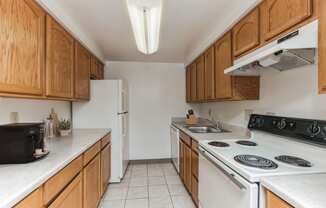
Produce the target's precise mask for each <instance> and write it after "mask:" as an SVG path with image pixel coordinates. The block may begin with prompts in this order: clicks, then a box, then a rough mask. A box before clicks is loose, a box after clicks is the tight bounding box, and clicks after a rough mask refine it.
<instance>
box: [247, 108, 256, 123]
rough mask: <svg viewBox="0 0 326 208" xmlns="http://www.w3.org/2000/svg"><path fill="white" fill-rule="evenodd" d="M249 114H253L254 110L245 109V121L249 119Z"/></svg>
mask: <svg viewBox="0 0 326 208" xmlns="http://www.w3.org/2000/svg"><path fill="white" fill-rule="evenodd" d="M251 114H254V110H252V109H246V110H245V121H246V122H248V121H249V119H250V116H251Z"/></svg>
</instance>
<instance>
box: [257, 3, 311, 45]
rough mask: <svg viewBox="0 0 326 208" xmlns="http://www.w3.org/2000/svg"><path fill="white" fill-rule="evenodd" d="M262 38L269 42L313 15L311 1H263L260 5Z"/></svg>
mask: <svg viewBox="0 0 326 208" xmlns="http://www.w3.org/2000/svg"><path fill="white" fill-rule="evenodd" d="M261 9H262V10H261V15H262V21H263V25H262V26H263V38H264V40H269V39H271V38H273V37H275V36H277V35H278V34H280V33H282V32H284V31H285V30H287V29H290V28H291V27H293V26H295V25H296V24H298V23H300V22H302V21H304V20H306V19H308V18H309V17H310V16H311V15H312V14H313V1H312V0H265V1H264V3H263V4H262V5H261Z"/></svg>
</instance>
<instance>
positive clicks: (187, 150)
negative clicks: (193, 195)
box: [184, 145, 192, 192]
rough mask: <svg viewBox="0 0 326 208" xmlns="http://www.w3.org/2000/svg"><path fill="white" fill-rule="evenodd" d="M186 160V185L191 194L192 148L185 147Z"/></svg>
mask: <svg viewBox="0 0 326 208" xmlns="http://www.w3.org/2000/svg"><path fill="white" fill-rule="evenodd" d="M184 158H185V165H184V166H185V169H184V176H185V179H184V183H185V185H186V188H187V189H188V191H189V192H191V177H192V174H191V148H190V147H188V146H187V145H184Z"/></svg>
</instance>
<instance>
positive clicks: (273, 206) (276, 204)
mask: <svg viewBox="0 0 326 208" xmlns="http://www.w3.org/2000/svg"><path fill="white" fill-rule="evenodd" d="M266 208H293V207H292V206H291V205H289V204H288V203H287V202H285V201H283V200H282V199H281V198H279V197H278V196H276V195H275V194H273V193H272V192H270V191H266Z"/></svg>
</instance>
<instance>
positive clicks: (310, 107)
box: [199, 65, 326, 127]
mask: <svg viewBox="0 0 326 208" xmlns="http://www.w3.org/2000/svg"><path fill="white" fill-rule="evenodd" d="M317 77H318V76H317V66H316V65H311V66H305V67H301V68H297V69H293V70H289V71H283V72H279V71H276V70H270V69H269V70H263V71H262V73H261V79H260V83H261V86H260V87H261V88H260V89H261V90H260V100H258V101H241V102H220V103H208V104H202V105H199V115H200V116H201V117H204V118H209V110H210V109H211V111H212V113H211V115H212V116H213V117H214V119H215V120H221V121H223V122H226V123H229V124H233V125H238V126H243V127H246V126H247V123H248V120H247V119H248V116H246V114H247V113H248V112H251V111H253V113H260V114H266V113H267V114H275V115H283V116H288V117H302V118H311V119H321V120H326V107H325V106H326V95H318V88H317V83H318V81H317V79H318V78H317Z"/></svg>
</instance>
